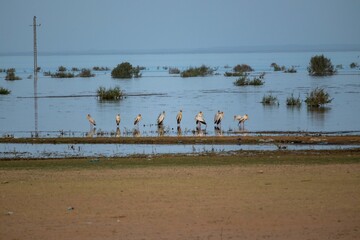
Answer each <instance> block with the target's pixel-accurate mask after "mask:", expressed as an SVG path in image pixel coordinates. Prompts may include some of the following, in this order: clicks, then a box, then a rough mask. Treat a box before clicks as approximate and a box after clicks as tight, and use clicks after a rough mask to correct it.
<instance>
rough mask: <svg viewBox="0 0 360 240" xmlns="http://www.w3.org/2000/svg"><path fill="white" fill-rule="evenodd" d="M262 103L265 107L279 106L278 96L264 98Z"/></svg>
mask: <svg viewBox="0 0 360 240" xmlns="http://www.w3.org/2000/svg"><path fill="white" fill-rule="evenodd" d="M261 103H262V104H264V105H274V104H279V101H278V99H277V97H276V96H273V95H272V94H269V95H264V96H263V98H262V101H261Z"/></svg>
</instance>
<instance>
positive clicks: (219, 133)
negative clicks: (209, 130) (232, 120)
mask: <svg viewBox="0 0 360 240" xmlns="http://www.w3.org/2000/svg"><path fill="white" fill-rule="evenodd" d="M214 131H215V136H222V135H223V131H222V130H221V127H218V126H215V127H214Z"/></svg>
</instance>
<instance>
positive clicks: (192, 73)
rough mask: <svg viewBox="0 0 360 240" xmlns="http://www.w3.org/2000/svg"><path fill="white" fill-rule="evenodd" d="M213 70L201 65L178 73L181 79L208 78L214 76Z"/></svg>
mask: <svg viewBox="0 0 360 240" xmlns="http://www.w3.org/2000/svg"><path fill="white" fill-rule="evenodd" d="M214 71H215V70H214V69H212V68H210V67H208V66H205V65H201V67H195V68H194V67H190V68H188V69H187V70H185V71H182V72H181V73H180V76H181V77H183V78H186V77H205V76H210V75H213V74H214Z"/></svg>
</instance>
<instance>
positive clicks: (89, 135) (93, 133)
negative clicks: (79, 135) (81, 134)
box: [86, 127, 96, 138]
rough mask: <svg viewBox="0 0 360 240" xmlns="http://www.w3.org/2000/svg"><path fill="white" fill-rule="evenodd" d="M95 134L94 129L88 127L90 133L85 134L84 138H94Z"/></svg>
mask: <svg viewBox="0 0 360 240" xmlns="http://www.w3.org/2000/svg"><path fill="white" fill-rule="evenodd" d="M95 133H96V128H95V127H90V131H89V132H87V133H86V137H89V138H91V137H94V135H95Z"/></svg>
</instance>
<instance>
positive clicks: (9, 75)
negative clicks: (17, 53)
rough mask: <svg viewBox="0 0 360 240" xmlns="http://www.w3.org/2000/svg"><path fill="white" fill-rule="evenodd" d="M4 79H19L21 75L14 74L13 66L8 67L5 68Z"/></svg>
mask: <svg viewBox="0 0 360 240" xmlns="http://www.w3.org/2000/svg"><path fill="white" fill-rule="evenodd" d="M5 80H9V81H14V80H21V77H19V76H16V74H15V68H9V69H7V70H6V77H5Z"/></svg>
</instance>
